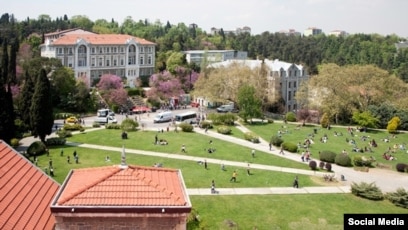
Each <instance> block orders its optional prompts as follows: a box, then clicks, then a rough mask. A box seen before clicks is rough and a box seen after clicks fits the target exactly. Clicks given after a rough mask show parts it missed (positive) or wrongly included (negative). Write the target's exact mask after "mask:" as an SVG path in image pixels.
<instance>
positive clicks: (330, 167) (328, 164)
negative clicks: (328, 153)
mask: <svg viewBox="0 0 408 230" xmlns="http://www.w3.org/2000/svg"><path fill="white" fill-rule="evenodd" d="M326 170H327V171H328V172H331V170H332V165H331V163H326Z"/></svg>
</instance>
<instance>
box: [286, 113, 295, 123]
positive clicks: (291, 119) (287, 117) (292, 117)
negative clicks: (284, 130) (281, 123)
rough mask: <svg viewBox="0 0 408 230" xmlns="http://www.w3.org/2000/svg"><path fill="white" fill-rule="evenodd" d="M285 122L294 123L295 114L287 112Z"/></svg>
mask: <svg viewBox="0 0 408 230" xmlns="http://www.w3.org/2000/svg"><path fill="white" fill-rule="evenodd" d="M285 118H286V120H287V121H290V122H295V121H296V114H295V113H294V112H288V113H286V115H285Z"/></svg>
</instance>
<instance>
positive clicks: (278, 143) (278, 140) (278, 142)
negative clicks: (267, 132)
mask: <svg viewBox="0 0 408 230" xmlns="http://www.w3.org/2000/svg"><path fill="white" fill-rule="evenodd" d="M270 143H271V144H272V145H274V146H277V147H280V146H281V145H282V143H283V139H282V138H280V137H279V136H272V137H271V142H270Z"/></svg>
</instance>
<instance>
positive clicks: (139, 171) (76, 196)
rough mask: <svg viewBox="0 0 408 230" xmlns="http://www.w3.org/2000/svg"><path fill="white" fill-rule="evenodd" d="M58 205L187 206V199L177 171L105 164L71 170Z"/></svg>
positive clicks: (188, 202)
mask: <svg viewBox="0 0 408 230" xmlns="http://www.w3.org/2000/svg"><path fill="white" fill-rule="evenodd" d="M57 206H59V207H64V206H68V207H73V206H75V207H78V206H87V207H89V206H92V207H101V206H104V207H124V206H127V207H129V206H133V207H135V206H136V207H139V208H140V207H157V206H159V207H189V206H190V201H189V198H188V195H187V193H186V191H185V186H184V182H183V179H182V176H181V172H180V171H179V170H176V169H168V168H155V167H142V166H128V167H127V168H124V169H122V168H120V166H107V167H97V168H85V169H75V170H72V171H71V174H70V175H69V176H68V177H67V180H66V182H65V184H64V185H63V189H62V191H61V194H60V195H59V197H57V198H56V204H55V205H53V207H57ZM136 207H135V208H136Z"/></svg>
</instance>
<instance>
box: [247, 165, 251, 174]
mask: <svg viewBox="0 0 408 230" xmlns="http://www.w3.org/2000/svg"><path fill="white" fill-rule="evenodd" d="M247 175H248V176H250V175H251V167H250V166H249V164H248V167H247Z"/></svg>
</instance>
